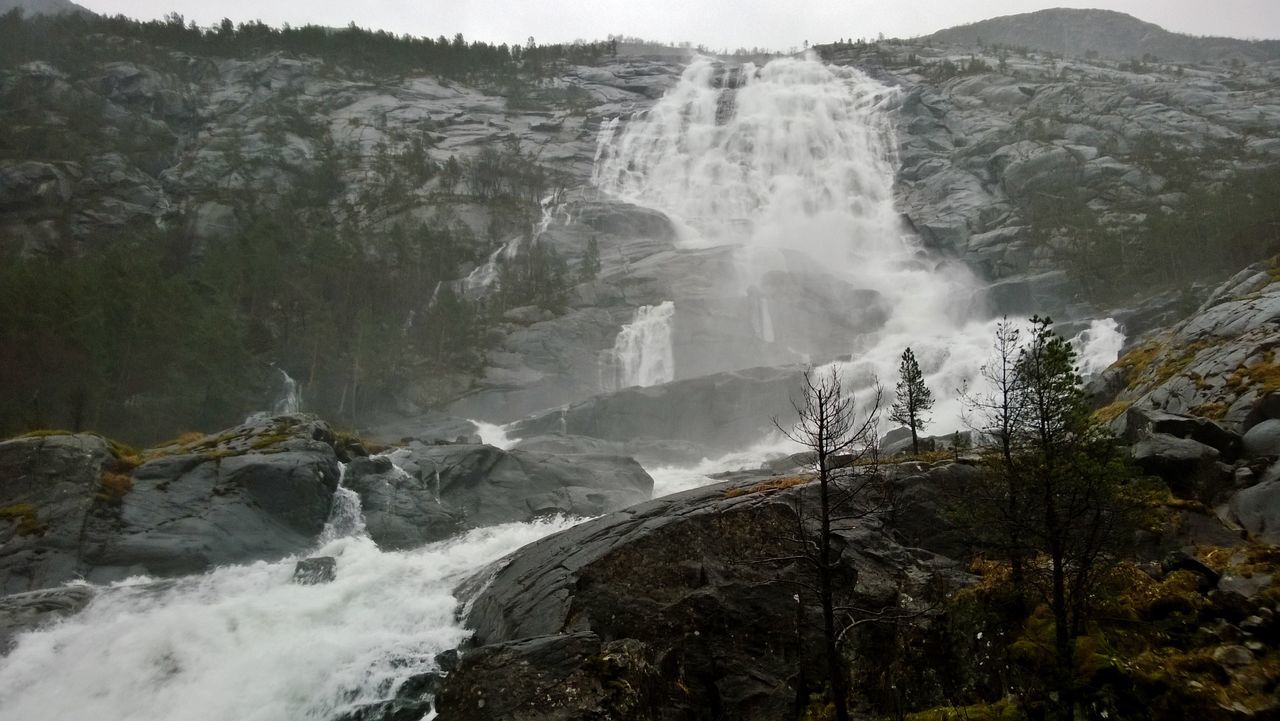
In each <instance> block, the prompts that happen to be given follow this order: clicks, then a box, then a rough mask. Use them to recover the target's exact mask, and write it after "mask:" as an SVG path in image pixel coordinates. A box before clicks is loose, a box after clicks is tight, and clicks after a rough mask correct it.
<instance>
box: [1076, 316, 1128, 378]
mask: <svg viewBox="0 0 1280 721" xmlns="http://www.w3.org/2000/svg"><path fill="white" fill-rule="evenodd" d="M1071 347H1072V348H1074V349H1075V351H1076V361H1077V366H1076V368H1077V370H1078V371H1079V373H1080V375H1082V376H1084V377H1086V378H1087V377H1089V376H1092V375H1097V374H1098V373H1101V372H1102V371H1104V370H1106V369H1107V367H1108V366H1110V365H1111V364H1112V363H1115V362H1116V358H1119V357H1120V349H1121V348H1123V347H1124V333H1123V332H1121V331H1120V324H1119V323H1117V322H1116V321H1115V319H1114V318H1099V319H1097V320H1094V321H1092V322H1091V323H1089V327H1088V328H1086V329H1085V330H1082V331H1080V332H1079V333H1077V334H1076V336H1075V337H1074V338H1072V339H1071Z"/></svg>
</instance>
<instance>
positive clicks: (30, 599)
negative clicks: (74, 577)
mask: <svg viewBox="0 0 1280 721" xmlns="http://www.w3.org/2000/svg"><path fill="white" fill-rule="evenodd" d="M95 595H97V589H95V588H94V587H92V586H67V587H64V588H53V589H48V590H43V591H28V592H26V593H15V594H13V595H10V596H4V597H0V656H4V655H5V654H6V653H8V652H9V650H10V648H12V646H13V644H14V643H15V642H16V638H15V637H16V636H17V635H18V634H20V633H24V632H27V631H33V630H35V629H37V628H41V627H43V626H46V625H49V624H52V623H56V622H57V621H59V620H61V619H64V618H68V617H70V616H74V615H75V614H77V613H79V612H80V611H81V610H83V609H84V607H85V606H88V605H89V602H90V601H92V600H93V597H94V596H95Z"/></svg>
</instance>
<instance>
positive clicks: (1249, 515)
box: [1229, 480, 1280, 543]
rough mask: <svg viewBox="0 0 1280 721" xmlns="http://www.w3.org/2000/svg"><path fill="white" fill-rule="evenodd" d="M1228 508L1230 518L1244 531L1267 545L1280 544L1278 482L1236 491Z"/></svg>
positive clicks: (1279, 490)
mask: <svg viewBox="0 0 1280 721" xmlns="http://www.w3.org/2000/svg"><path fill="white" fill-rule="evenodd" d="M1229 507H1230V511H1231V516H1232V518H1234V519H1235V520H1236V522H1237V523H1239V524H1240V526H1241V527H1242V528H1244V529H1245V530H1246V531H1248V532H1249V533H1251V534H1253V535H1254V536H1256V537H1257V538H1259V539H1261V540H1263V541H1265V542H1267V543H1280V480H1273V481H1264V482H1262V483H1258V484H1257V485H1254V486H1250V487H1249V488H1246V489H1244V490H1242V491H1237V492H1236V494H1235V495H1234V496H1232V497H1231V501H1230V505H1229Z"/></svg>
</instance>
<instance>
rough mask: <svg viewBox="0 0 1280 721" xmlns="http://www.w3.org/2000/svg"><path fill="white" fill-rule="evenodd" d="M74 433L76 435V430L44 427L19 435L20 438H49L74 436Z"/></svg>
mask: <svg viewBox="0 0 1280 721" xmlns="http://www.w3.org/2000/svg"><path fill="white" fill-rule="evenodd" d="M74 435H75V432H73V431H61V430H55V429H48V428H42V429H39V430H34V431H27V432H26V433H23V434H22V435H20V436H17V437H18V438H47V437H49V436H74Z"/></svg>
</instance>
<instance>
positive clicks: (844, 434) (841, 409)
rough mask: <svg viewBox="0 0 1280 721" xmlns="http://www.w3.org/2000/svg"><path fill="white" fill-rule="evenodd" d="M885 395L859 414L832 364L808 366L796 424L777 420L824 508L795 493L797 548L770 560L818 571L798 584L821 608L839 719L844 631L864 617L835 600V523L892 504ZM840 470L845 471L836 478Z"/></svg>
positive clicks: (845, 720)
mask: <svg viewBox="0 0 1280 721" xmlns="http://www.w3.org/2000/svg"><path fill="white" fill-rule="evenodd" d="M880 399H881V392H880V388H879V387H878V386H877V387H876V389H875V391H874V397H873V398H872V400H871V402H870V406H869V408H868V409H867V410H866V412H865V413H862V414H859V413H858V411H857V407H856V405H855V403H854V399H853V398H852V397H851V396H849V395H846V394H845V391H844V387H843V384H842V383H841V381H840V376H839V374H838V373H837V371H836V370H835V369H834V368H833V369H832V370H831V372H830V373H829V374H823V375H821V376H818V375H815V373H814V372H813V371H812V370H807V371H805V374H804V392H803V397H802V399H801V400H799V401H794V400H793V401H792V406H793V407H794V408H795V410H796V413H797V415H798V416H799V420H798V422H797V423H796V425H795V426H786V425H784V424H782V423H779V422H778V420H777V419H776V418H775V419H774V425H776V426H777V427H778V429H779V430H780V431H782V432H783V433H784V434H785V435H786V436H787V437H788V438H790V439H791V440H792V441H794V442H796V443H798V444H800V445H801V446H803V447H804V448H806V449H807V452H808V454H809V458H808V463H807V465H808V466H809V467H810V468H811V469H812V470H813V473H814V475H815V477H816V480H817V482H818V508H817V509H808V508H806V507H805V505H804V494H803V493H797V494H795V500H794V504H793V506H792V510H793V511H794V514H795V523H796V533H795V535H794V536H793V537H791V538H790V539H788V540H789V541H790V542H791V543H792V544H793V546H794V547H795V548H796V549H797V552H796V554H795V555H793V556H787V557H785V558H780V559H770V560H773V561H794V562H798V563H800V564H801V565H802V566H806V567H808V568H809V569H810V570H811V571H812V578H813V583H808V582H806V581H797V582H796V583H797V584H798V585H799V586H800V587H801V588H802V589H803V590H805V591H808V592H810V593H812V594H813V595H814V596H815V597H816V598H817V600H818V605H819V606H820V608H821V611H822V632H823V641H824V645H825V648H824V651H825V656H826V665H827V675H828V682H829V683H830V686H831V701H832V704H833V705H834V707H835V712H836V721H849V706H848V704H849V699H848V696H849V689H848V674H847V672H846V670H845V666H844V659H843V657H842V655H841V653H840V646H841V643H842V640H843V638H844V636H845V634H846V632H847V631H848V630H849V629H850V628H853V627H854V626H856V625H858V624H859V623H861V622H862V619H861V618H860V617H859V614H860V613H862V612H864V609H858V608H856V607H853V606H848V605H840V604H838V603H837V602H836V591H837V589H836V572H837V570H839V569H840V560H841V559H840V555H839V552H838V551H837V550H836V549H835V548H834V546H833V544H832V524H834V523H837V522H841V521H847V520H851V519H857V518H865V517H867V516H870V515H873V514H877V513H880V512H883V511H884V510H885V508H886V504H887V499H888V494H887V493H885V492H884V487H883V483H882V479H881V476H880V473H879V469H878V468H877V461H878V457H877V453H878V449H877V448H876V431H877V426H878V422H879V415H880ZM837 467H839V468H840V469H841V470H840V472H839V474H838V476H837ZM853 574H854V575H853V581H852V583H853V584H856V581H857V571H856V570H854V571H853ZM846 581H847V579H846Z"/></svg>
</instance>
